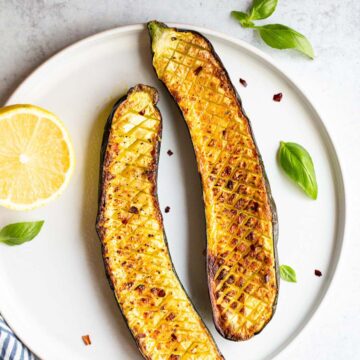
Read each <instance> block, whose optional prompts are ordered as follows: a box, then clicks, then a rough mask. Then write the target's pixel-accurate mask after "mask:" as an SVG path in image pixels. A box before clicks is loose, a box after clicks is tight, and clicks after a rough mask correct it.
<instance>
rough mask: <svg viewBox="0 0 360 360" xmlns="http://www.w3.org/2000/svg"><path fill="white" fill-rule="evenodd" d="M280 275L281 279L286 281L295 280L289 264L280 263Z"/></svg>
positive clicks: (294, 274)
mask: <svg viewBox="0 0 360 360" xmlns="http://www.w3.org/2000/svg"><path fill="white" fill-rule="evenodd" d="M280 277H281V279H283V280H285V281H288V282H297V280H296V272H295V270H294V269H293V268H292V267H291V266H289V265H280Z"/></svg>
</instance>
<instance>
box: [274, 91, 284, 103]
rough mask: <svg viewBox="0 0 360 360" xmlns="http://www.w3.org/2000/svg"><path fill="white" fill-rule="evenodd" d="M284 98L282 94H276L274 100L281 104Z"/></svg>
mask: <svg viewBox="0 0 360 360" xmlns="http://www.w3.org/2000/svg"><path fill="white" fill-rule="evenodd" d="M282 97H283V94H282V93H278V94H275V95H274V96H273V100H274V101H276V102H280V101H281V99H282Z"/></svg>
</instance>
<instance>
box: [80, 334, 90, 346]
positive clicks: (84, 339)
mask: <svg viewBox="0 0 360 360" xmlns="http://www.w3.org/2000/svg"><path fill="white" fill-rule="evenodd" d="M81 338H82V340H83V342H84V344H85V345H86V346H88V345H91V340H90V336H89V335H84V336H82V337H81Z"/></svg>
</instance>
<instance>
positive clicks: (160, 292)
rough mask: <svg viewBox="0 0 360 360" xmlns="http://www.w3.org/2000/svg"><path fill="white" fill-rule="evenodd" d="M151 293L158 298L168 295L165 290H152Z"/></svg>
mask: <svg viewBox="0 0 360 360" xmlns="http://www.w3.org/2000/svg"><path fill="white" fill-rule="evenodd" d="M150 291H151V292H152V293H153V294H154V295H156V296H158V297H164V296H165V295H166V293H165V290H163V289H159V288H152V289H151V290H150Z"/></svg>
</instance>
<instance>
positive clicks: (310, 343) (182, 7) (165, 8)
mask: <svg viewBox="0 0 360 360" xmlns="http://www.w3.org/2000/svg"><path fill="white" fill-rule="evenodd" d="M249 3H250V2H249V1H241V0H237V1H234V0H228V1H225V0H202V1H194V0H193V1H192V0H180V1H179V0H148V1H146V0H136V1H135V0H126V1H122V0H117V1H115V0H112V1H111V0H100V1H99V0H97V1H96V0H76V1H70V0H63V1H56V0H53V1H46V0H24V1H17V0H0V44H1V45H0V103H4V102H5V100H6V99H7V98H8V96H9V95H10V94H11V92H12V91H13V90H14V89H15V88H16V87H17V86H18V85H19V84H20V83H21V81H22V80H23V79H24V78H25V77H26V76H27V75H28V74H29V73H30V72H31V71H32V70H34V68H36V67H37V66H38V65H40V64H41V63H42V62H43V61H45V60H46V59H47V58H48V57H49V56H51V55H53V54H55V53H56V52H58V51H59V50H60V49H62V48H64V47H66V46H67V45H70V44H72V43H73V42H75V41H77V40H80V39H82V38H84V37H87V36H89V35H92V34H95V33H97V32H99V31H102V30H106V29H110V28H114V27H117V26H122V25H127V24H134V23H139V22H145V21H147V20H150V19H154V18H156V19H159V20H163V21H168V22H179V23H188V24H193V25H198V26H204V27H207V28H210V29H213V30H217V31H222V32H224V33H226V34H228V35H231V36H234V37H238V38H241V39H243V40H245V41H247V42H249V43H251V44H253V45H255V46H257V47H259V48H260V49H261V50H263V51H265V52H266V53H268V54H270V55H272V56H273V58H274V59H275V61H276V62H277V63H278V64H280V65H281V66H282V67H283V69H284V70H285V71H286V72H287V73H288V74H290V75H291V76H292V77H293V78H294V79H295V80H296V81H297V82H298V84H299V85H300V86H301V87H302V88H303V89H304V90H305V91H306V92H308V93H309V94H310V96H311V97H312V99H313V102H314V104H316V106H317V107H318V109H319V110H320V113H322V114H323V118H324V120H325V123H326V125H327V127H328V128H329V130H330V133H331V134H332V136H333V139H334V141H335V145H336V146H337V149H338V153H339V155H340V158H341V162H342V165H343V169H344V172H345V180H346V190H347V199H348V213H347V215H348V221H347V236H346V242H345V251H344V253H343V261H342V262H341V265H340V268H339V270H338V273H337V276H336V279H335V284H334V286H333V287H332V289H331V291H330V294H329V297H330V301H327V302H326V303H325V304H324V306H323V307H322V308H321V309H320V311H319V313H318V314H317V316H316V317H315V320H314V321H313V322H312V323H311V325H310V327H309V328H308V329H307V330H306V331H305V333H304V334H302V335H301V337H300V339H298V340H297V341H296V343H295V345H294V346H293V347H292V348H291V349H290V350H289V351H288V352H287V353H286V354H284V355H283V356H280V358H284V359H293V360H297V359H319V360H322V359H326V360H332V359H334V360H335V359H336V360H339V359H358V358H360V341H359V333H360V332H359V327H360V325H359V324H360V300H359V299H360V281H359V278H360V260H359V258H360V238H359V233H360V221H359V220H358V214H360V196H359V183H360V181H359V180H360V179H359V175H360V165H359V163H360V161H359V159H358V158H359V157H360V116H359V114H360V31H359V29H360V1H358V0H342V1H339V0H323V1H321V0H318V1H313V0H302V1H297V0H287V1H285V0H282V1H281V0H280V1H279V5H278V9H277V11H276V12H275V14H274V15H273V16H272V17H271V18H270V19H267V20H265V21H264V23H270V22H271V23H274V22H280V23H283V24H286V25H289V26H291V27H293V28H295V29H297V30H298V31H300V32H302V33H304V34H305V35H307V37H308V38H309V39H310V40H311V42H312V44H313V46H314V49H315V53H316V59H315V60H314V61H310V60H307V59H306V58H304V57H303V56H300V55H298V54H296V53H294V52H280V51H276V50H272V49H269V48H267V47H266V46H265V45H263V44H262V43H261V41H260V40H259V38H258V37H257V36H256V35H255V34H253V32H252V31H250V30H245V29H242V28H241V27H240V26H239V25H238V24H237V23H236V22H235V21H233V20H232V19H231V18H230V15H229V13H230V11H231V10H233V9H237V10H244V9H246V8H247V6H248V5H249ZM299 256H300V255H299ZM294 311H296V309H294ZM284 326H286V324H284Z"/></svg>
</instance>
